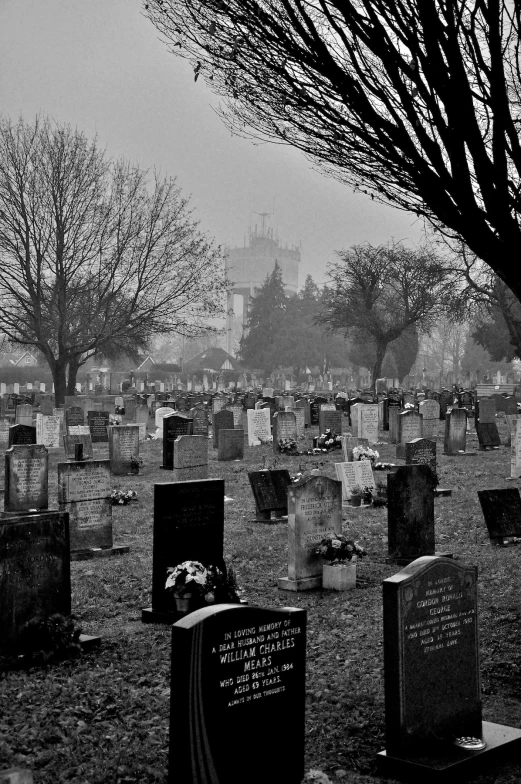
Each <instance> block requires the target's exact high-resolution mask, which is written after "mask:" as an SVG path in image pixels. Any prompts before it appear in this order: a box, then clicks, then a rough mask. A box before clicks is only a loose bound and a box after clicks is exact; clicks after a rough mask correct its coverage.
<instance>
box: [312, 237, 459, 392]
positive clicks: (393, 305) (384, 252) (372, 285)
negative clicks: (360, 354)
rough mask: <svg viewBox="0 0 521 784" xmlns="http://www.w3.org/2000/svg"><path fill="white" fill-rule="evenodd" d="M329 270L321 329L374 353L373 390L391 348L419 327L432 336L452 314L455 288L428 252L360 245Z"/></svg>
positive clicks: (400, 246) (341, 257)
mask: <svg viewBox="0 0 521 784" xmlns="http://www.w3.org/2000/svg"><path fill="white" fill-rule="evenodd" d="M338 255H339V257H340V261H337V262H333V263H332V264H330V265H329V279H330V282H329V284H328V285H327V287H326V289H325V291H324V308H323V310H322V312H321V314H320V315H319V316H318V318H317V321H318V323H320V324H326V325H327V326H328V327H329V328H330V329H332V330H338V331H341V332H343V333H344V334H345V336H346V337H348V338H350V339H351V340H355V341H357V342H358V343H359V344H360V345H361V346H364V347H365V351H366V353H367V355H368V356H371V353H372V352H374V364H373V367H372V374H373V385H374V384H375V383H376V379H377V378H379V377H380V375H381V370H382V363H383V360H384V357H385V352H386V350H387V347H388V346H389V345H390V344H391V343H392V342H393V341H397V340H398V339H399V338H400V337H401V336H402V335H404V334H405V333H406V332H407V331H408V330H411V328H413V327H417V328H421V329H423V330H424V331H428V330H429V328H430V327H431V326H432V325H433V324H434V323H435V322H436V320H437V319H438V318H439V317H440V315H441V314H442V313H443V312H444V310H445V309H446V307H447V305H448V302H449V301H450V297H451V287H452V285H453V284H452V282H451V280H450V278H449V276H448V275H447V272H446V271H445V269H444V268H443V265H442V264H441V263H440V261H439V259H438V258H437V257H436V256H435V255H434V254H433V253H432V251H430V250H428V249H422V248H420V249H410V248H405V247H404V246H402V245H400V244H396V245H393V246H389V247H388V246H384V245H380V246H378V247H375V246H372V245H369V244H365V245H354V246H353V247H352V248H350V249H349V250H344V251H340V252H339V254H338Z"/></svg>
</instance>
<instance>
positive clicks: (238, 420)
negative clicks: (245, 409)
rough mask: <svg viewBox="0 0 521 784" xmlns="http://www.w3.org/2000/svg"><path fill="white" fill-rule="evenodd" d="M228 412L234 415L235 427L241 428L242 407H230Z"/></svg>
mask: <svg viewBox="0 0 521 784" xmlns="http://www.w3.org/2000/svg"><path fill="white" fill-rule="evenodd" d="M226 410H227V411H231V412H232V414H233V426H234V427H240V425H241V421H242V406H239V405H229V406H228V407H227V409H226Z"/></svg>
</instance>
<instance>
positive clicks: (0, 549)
mask: <svg viewBox="0 0 521 784" xmlns="http://www.w3.org/2000/svg"><path fill="white" fill-rule="evenodd" d="M0 565H1V567H0V568H1V590H0V629H1V631H2V633H1V634H0V654H1V655H13V654H19V653H23V647H24V646H23V643H24V631H25V628H26V625H27V624H28V623H29V622H31V621H35V620H36V619H38V620H43V621H45V620H47V619H48V618H50V616H52V615H55V614H59V615H63V616H69V615H70V613H71V580H70V564H69V528H68V519H67V515H66V514H62V513H60V512H43V513H40V514H34V515H29V516H20V517H16V518H11V519H0Z"/></svg>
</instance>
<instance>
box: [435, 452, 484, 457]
mask: <svg viewBox="0 0 521 784" xmlns="http://www.w3.org/2000/svg"><path fill="white" fill-rule="evenodd" d="M443 454H444V455H445V456H446V457H474V455H477V452H444V453H443Z"/></svg>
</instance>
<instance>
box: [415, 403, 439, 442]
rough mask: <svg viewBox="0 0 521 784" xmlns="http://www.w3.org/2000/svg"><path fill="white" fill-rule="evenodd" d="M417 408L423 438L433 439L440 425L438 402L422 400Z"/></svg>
mask: <svg viewBox="0 0 521 784" xmlns="http://www.w3.org/2000/svg"><path fill="white" fill-rule="evenodd" d="M419 410H420V414H421V418H422V424H421V430H422V435H423V438H429V439H433V438H434V439H435V438H436V437H437V435H438V428H439V425H440V404H439V403H438V402H437V401H436V400H422V401H421V403H420V405H419Z"/></svg>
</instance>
